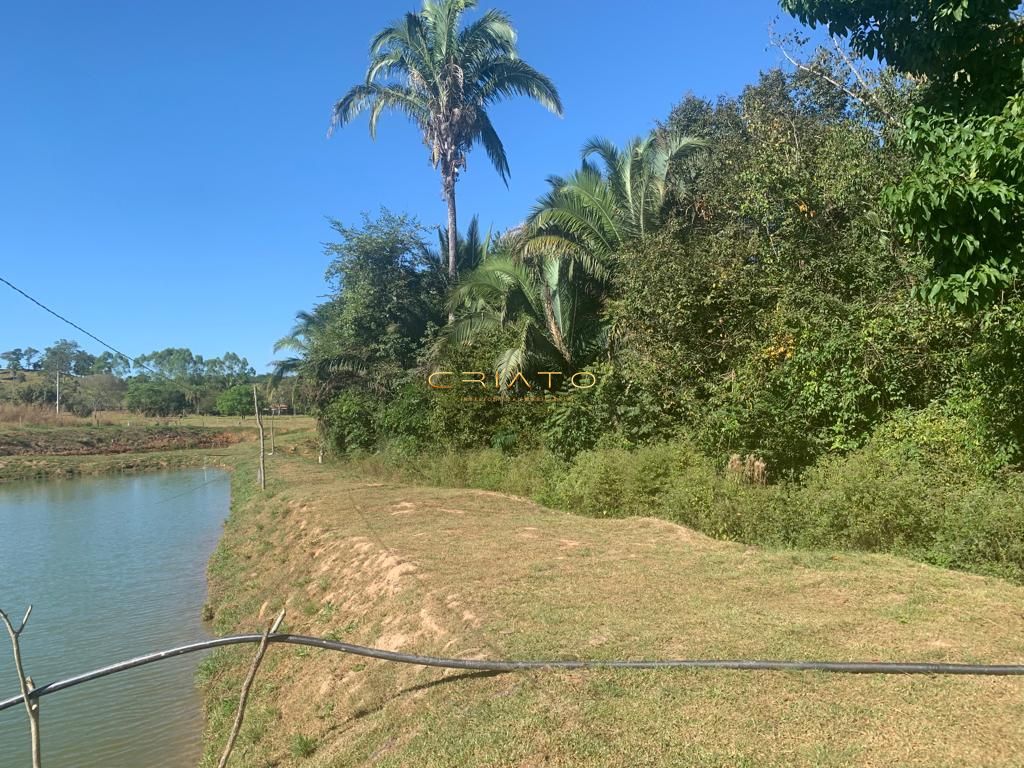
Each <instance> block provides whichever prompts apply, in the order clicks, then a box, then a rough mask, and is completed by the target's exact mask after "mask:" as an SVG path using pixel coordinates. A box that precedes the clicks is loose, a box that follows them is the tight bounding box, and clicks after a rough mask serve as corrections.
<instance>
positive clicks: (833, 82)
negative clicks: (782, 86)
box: [768, 29, 892, 119]
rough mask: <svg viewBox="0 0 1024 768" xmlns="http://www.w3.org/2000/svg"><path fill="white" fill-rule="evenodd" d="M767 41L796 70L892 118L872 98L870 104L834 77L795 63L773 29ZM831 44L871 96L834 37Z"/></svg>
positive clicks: (857, 71) (797, 62) (798, 62)
mask: <svg viewBox="0 0 1024 768" xmlns="http://www.w3.org/2000/svg"><path fill="white" fill-rule="evenodd" d="M768 40H769V42H770V43H771V44H772V45H773V46H775V47H776V48H778V49H779V51H781V52H782V55H783V56H785V57H786V60H787V61H789V63H790V64H792V65H793V66H794V67H796V68H797V69H800V70H803V71H804V72H809V73H810V74H812V75H816V76H817V77H820V78H821V79H822V80H824V81H825V82H827V83H830V84H831V85H833V86H835V87H836V88H838V89H839V90H840V91H842V92H843V93H845V94H846V95H847V96H849V97H850V98H851V99H853V100H854V101H856V102H858V103H860V104H863V105H865V106H868V107H873V108H874V109H877V110H878V111H879V112H881V113H882V114H883V115H884V116H885V117H886V118H889V119H891V118H892V114H891V113H890V112H889V111H888V110H887V109H886V108H885V107H883V106H882V105H881V104H879V103H878V100H877V99H874V98H872V99H871V100H870V102H869V101H868V100H867V99H865V98H864V97H863V96H860V95H858V94H857V93H855V92H854V91H851V90H850V89H849V88H848V87H847V86H846V84H845V83H841V82H839V81H838V80H836V79H835V78H834V77H832V76H831V75H829V74H828V73H827V72H823V71H822V70H820V69H818V68H817V67H812V66H810V65H809V64H804V63H803V62H801V61H797V60H796V59H795V58H794V57H793V56H792V55H791V54H790V53H789V51H787V50H786V48H785V46H783V44H782V41H781V40H779V38H777V37H776V36H775V31H774V30H773V29H769V32H768ZM832 44H833V45H834V46H835V48H836V50H837V51H838V52H839V55H840V56H841V57H842V59H843V61H844V63H845V64H846V66H847V67H848V68H849V69H850V71H851V72H852V73H853V76H854V77H856V78H857V82H859V83H860V85H861V87H862V88H864V90H865V92H866V93H867V94H868V95H870V94H871V88H870V87H869V86H868V84H867V82H866V81H865V80H864V78H863V77H862V75H861V73H860V71H859V70H858V69H857V68H856V66H854V64H853V61H852V60H851V59H850V57H849V55H848V54H847V53H846V52H845V51H844V50H842V47H841V46H840V45H839V43H838V41H837V40H836V39H835V37H834V36H833V37H832Z"/></svg>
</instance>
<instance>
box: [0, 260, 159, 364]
mask: <svg viewBox="0 0 1024 768" xmlns="http://www.w3.org/2000/svg"><path fill="white" fill-rule="evenodd" d="M0 283H3V284H4V285H6V286H7V287H8V288H10V289H11V290H13V291H15V292H17V293H20V294H21V295H22V296H24V297H25V298H26V299H28V300H29V301H31V302H32V303H33V304H35V305H36V306H37V307H40V308H41V309H43V310H45V311H46V312H49V313H50V314H51V315H53V316H54V317H56V318H57V319H58V320H60V321H62V322H65V323H67V324H68V325H70V326H71V327H72V328H74V329H76V330H79V331H81V332H82V333H84V334H85V335H86V336H88V337H89V338H90V339H92V340H93V341H95V342H97V343H99V344H102V345H103V346H104V347H106V348H107V349H109V350H110V351H111V352H113V353H114V354H116V355H120V356H121V357H123V358H125V359H126V360H128V361H130V362H131V364H132V365H133V366H135V367H136V368H143V369H145V370H147V371H149V372H150V373H152V374H153V375H154V376H161V375H162V374H161V373H160V372H159V371H155V370H153V369H152V368H150V367H149V366H148V365H146V364H145V363H140V362H139V361H138V359H137V358H134V357H132V356H131V355H126V354H125V353H124V352H122V351H121V350H119V349H117V348H116V347H112V346H111V345H110V344H107V342H105V341H104V340H103V339H101V338H100V337H99V336H97V335H95V334H93V333H89V331H87V330H85V328H83V327H82V326H80V325H79V324H78V323H75V322H72V321H71V320H68V319H67V318H66V317H64V315H62V314H60V313H59V312H55V311H54V310H52V309H50V308H49V307H48V306H46V305H45V304H43V302H41V301H39V299H36V298H34V297H32V296H29V295H28V294H27V293H25V292H24V291H23V290H21V288H19V287H18V286H16V285H15V284H14V283H12V282H11V281H10V280H7V279H6V278H3V277H0ZM164 378H168V377H164Z"/></svg>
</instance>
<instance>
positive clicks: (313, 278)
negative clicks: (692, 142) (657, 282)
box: [0, 0, 793, 371]
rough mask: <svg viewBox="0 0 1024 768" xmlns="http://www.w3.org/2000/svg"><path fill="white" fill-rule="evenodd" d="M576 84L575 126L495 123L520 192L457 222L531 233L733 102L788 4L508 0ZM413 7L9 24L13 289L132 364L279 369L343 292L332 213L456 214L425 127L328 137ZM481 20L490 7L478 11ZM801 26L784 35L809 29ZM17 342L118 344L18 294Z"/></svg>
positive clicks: (236, 5)
mask: <svg viewBox="0 0 1024 768" xmlns="http://www.w3.org/2000/svg"><path fill="white" fill-rule="evenodd" d="M492 5H498V6H499V7H501V8H503V9H504V10H506V11H507V12H508V13H509V14H510V15H511V16H512V18H513V21H514V23H515V24H516V26H517V28H518V29H519V33H520V52H521V54H522V56H523V57H524V58H525V59H526V60H527V61H529V62H530V63H531V64H533V65H534V66H536V67H537V68H539V69H540V70H542V71H543V72H545V73H547V74H548V75H550V76H551V78H552V79H553V80H554V81H555V83H556V84H557V86H558V88H559V90H560V92H561V94H562V99H563V101H564V104H565V117H564V118H563V119H558V118H556V117H554V116H552V115H551V114H549V113H547V112H546V111H545V110H543V109H542V108H541V107H539V106H537V105H535V104H532V103H528V102H522V101H520V102H512V103H508V104H505V105H501V106H499V107H497V108H496V109H495V110H494V120H495V124H496V126H497V128H498V131H499V134H500V135H501V136H502V138H503V141H504V143H505V147H506V150H507V151H508V154H509V158H510V164H511V168H512V179H511V182H510V185H509V188H508V189H506V188H505V186H504V185H503V184H502V183H501V180H500V179H499V178H498V176H497V174H496V173H495V172H494V171H493V169H492V168H491V167H490V166H489V165H488V161H487V158H486V156H485V155H483V154H482V153H481V152H479V151H477V152H475V153H474V154H472V155H470V158H469V171H468V173H467V174H466V175H465V176H464V177H463V179H462V181H461V182H460V185H459V190H458V194H459V204H460V216H461V220H460V221H461V223H465V222H466V221H467V220H468V218H469V215H470V214H472V213H479V214H480V217H481V220H482V223H483V224H484V225H485V226H486V225H488V224H490V225H493V226H495V227H498V228H504V227H508V226H510V225H513V224H515V223H517V222H518V221H520V220H521V219H522V217H523V216H524V214H525V212H526V211H527V210H528V209H529V207H530V205H531V204H532V202H533V200H534V199H535V198H536V197H537V195H539V194H540V193H542V192H543V191H544V189H545V184H544V179H545V177H546V176H548V175H549V174H551V173H564V172H567V171H570V170H572V169H573V168H574V167H575V166H576V164H577V153H578V149H579V146H580V145H581V143H582V142H583V141H584V140H585V139H587V138H588V137H590V136H592V135H594V134H602V135H605V136H608V137H610V138H612V139H614V140H615V141H617V142H622V141H624V140H626V139H628V138H629V137H631V136H633V135H636V134H641V133H644V132H646V131H648V130H649V129H650V128H651V127H652V126H653V124H654V122H655V121H656V120H658V119H661V118H664V117H665V116H666V115H667V114H668V112H669V110H670V109H671V107H672V105H673V104H675V103H676V102H678V101H679V99H680V98H681V97H682V96H683V95H684V94H685V93H686V92H687V91H692V92H694V93H696V94H698V95H701V96H707V97H715V96H717V95H719V94H736V93H738V92H739V90H740V89H741V88H742V87H743V85H744V84H746V83H748V82H752V81H753V80H755V79H756V77H757V75H758V72H759V71H761V70H763V69H767V68H770V67H771V66H774V65H776V64H777V63H779V60H780V56H779V54H778V52H777V51H775V50H770V49H768V45H767V43H768V32H767V30H768V25H769V23H770V22H771V21H772V19H773V18H775V17H778V16H781V12H780V11H779V9H778V6H777V5H776V4H775V2H773V0H741V1H739V2H716V3H705V2H668V1H667V0H662V1H661V2H656V1H655V0H633V1H632V2H627V3H622V2H611V1H610V0H545V1H544V2H537V1H534V0H530V1H529V2H524V1H522V0H496V2H494V3H488V2H482V3H481V6H482V7H484V8H487V7H491V6H492ZM417 6H418V2H417V0H379V1H377V2H373V3H355V2H340V1H339V0H335V1H334V2H313V1H312V0H303V2H298V3H282V2H267V1H262V0H260V1H257V2H253V1H252V0H248V1H247V2H240V1H237V0H231V1H226V0H218V2H205V1H204V2H197V1H196V0H175V2H169V1H168V0H164V2H138V1H137V0H107V1H106V2H102V3H82V2H72V1H71V0H66V1H65V2H55V1H54V0H13V1H12V2H11V3H7V4H6V5H5V7H4V11H3V14H2V17H3V18H2V22H0V94H2V104H3V107H2V116H3V119H2V120H0V169H2V170H0V173H2V180H3V181H2V184H0V276H3V277H6V278H7V279H8V280H10V281H11V282H13V283H15V284H16V285H18V286H19V287H21V288H22V289H23V290H25V291H27V292H28V293H30V294H33V295H35V296H36V297H37V298H38V299H40V300H41V301H43V302H44V303H47V304H49V305H51V306H52V307H53V308H54V309H56V310H58V311H59V312H62V313H63V314H65V315H67V316H68V317H70V318H71V319H72V320H74V321H76V322H77V323H79V324H80V325H82V326H84V327H85V328H87V329H89V330H90V331H92V332H93V333H95V334H96V335H98V336H99V337H100V338H103V339H105V340H106V341H108V342H109V343H111V344H113V345H114V346H115V347H118V348H120V349H122V350H124V351H125V352H127V353H128V354H130V355H138V354H142V353H145V352H149V351H152V350H154V349H162V348H164V347H168V346H187V347H190V348H192V349H193V350H194V351H195V352H197V353H199V354H202V355H204V356H214V355H219V354H222V353H223V352H225V351H228V350H231V351H234V352H237V353H238V354H241V355H244V356H246V357H247V358H249V360H250V362H251V363H252V364H253V365H254V366H255V367H256V368H257V370H261V371H262V370H264V368H265V366H266V364H267V363H268V362H269V361H270V360H271V359H272V358H273V352H272V345H273V342H274V340H275V339H277V338H278V337H280V336H281V335H283V334H284V333H285V332H286V331H287V330H288V328H289V327H290V326H291V324H292V319H293V317H294V313H295V311H296V310H298V309H303V308H309V307H311V306H312V305H313V304H314V303H315V302H317V300H318V298H319V297H320V296H322V294H323V293H324V291H325V284H324V281H323V270H324V267H325V266H326V259H325V257H324V256H323V254H322V243H323V242H324V241H325V240H327V239H329V238H330V235H331V230H330V228H329V226H328V223H327V218H328V217H332V218H337V219H340V220H342V221H345V222H356V221H358V218H359V214H360V212H361V211H376V210H377V209H378V208H379V207H380V206H382V205H383V206H387V207H388V208H390V209H392V210H394V211H407V212H410V213H412V214H415V215H416V216H417V217H418V218H419V219H420V221H421V222H422V223H423V224H425V225H427V226H431V227H433V226H436V225H437V224H442V223H443V222H444V221H445V208H444V204H443V202H442V200H441V197H440V182H439V180H438V176H437V173H436V172H435V171H434V170H433V169H432V168H431V167H430V165H429V163H428V160H427V156H426V150H425V149H424V147H423V146H422V144H421V143H420V140H419V138H418V136H417V135H416V133H415V131H414V129H413V128H412V127H411V126H410V125H408V124H407V123H405V122H404V121H403V119H402V118H401V117H398V116H391V119H382V121H381V125H380V130H379V132H378V136H377V141H376V142H371V141H370V138H369V135H368V132H367V129H366V119H365V117H363V118H362V119H361V120H360V121H359V122H357V123H356V124H354V125H352V126H350V127H348V128H345V129H343V130H342V131H341V132H340V133H337V134H336V135H335V136H334V137H333V138H332V139H330V140H328V139H327V138H326V128H327V125H328V118H329V115H330V108H331V106H332V104H333V103H334V101H335V100H336V99H337V98H338V97H340V96H341V95H342V94H343V93H344V92H345V91H346V90H347V88H348V87H349V86H351V85H352V84H354V83H356V82H357V81H358V80H359V79H360V78H361V77H362V75H363V74H364V72H365V66H366V58H367V52H366V49H367V44H368V42H369V40H370V37H371V36H372V35H373V34H374V33H375V32H376V31H377V30H378V29H380V28H381V27H382V26H384V24H385V23H386V22H389V21H391V20H392V19H394V18H397V17H398V16H400V15H401V14H402V13H404V12H405V11H408V10H413V9H414V8H416V7H417ZM474 15H475V14H474ZM792 26H793V25H792V22H790V21H789V19H788V17H783V18H782V19H780V27H781V28H783V29H786V28H791V27H792ZM0 308H2V310H3V311H2V314H0V317H2V320H0V351H3V350H6V349H10V348H12V347H25V346H33V347H36V348H37V349H42V348H43V347H44V346H47V345H49V344H50V343H52V342H53V341H54V340H55V339H57V338H60V337H67V338H72V339H76V340H78V341H79V342H80V343H81V344H82V345H83V347H85V348H86V349H88V350H89V351H91V352H93V353H98V352H100V351H102V347H100V346H99V345H97V344H95V343H94V342H92V341H90V340H89V339H88V338H85V337H83V336H82V335H81V334H79V333H78V332H77V331H75V330H74V329H72V328H69V327H67V326H65V325H63V324H61V323H60V322H59V321H57V320H56V319H54V318H52V317H50V316H48V315H46V314H45V313H43V312H42V310H40V309H38V308H37V307H35V306H34V305H32V304H30V303H28V302H27V301H26V300H25V299H23V298H21V297H20V296H18V295H17V294H15V293H14V292H13V291H11V290H10V289H8V288H7V287H6V286H3V285H2V284H0Z"/></svg>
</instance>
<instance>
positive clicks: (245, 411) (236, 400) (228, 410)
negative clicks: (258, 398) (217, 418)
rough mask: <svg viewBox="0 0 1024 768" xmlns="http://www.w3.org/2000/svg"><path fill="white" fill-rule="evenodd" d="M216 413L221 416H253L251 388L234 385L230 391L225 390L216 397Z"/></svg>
mask: <svg viewBox="0 0 1024 768" xmlns="http://www.w3.org/2000/svg"><path fill="white" fill-rule="evenodd" d="M262 405H263V404H262V403H261V406H262ZM217 413H219V414H220V415H221V416H252V415H254V414H255V405H254V403H253V396H252V387H250V386H248V385H246V384H236V385H235V386H233V387H231V388H230V389H225V390H224V391H223V392H221V393H220V394H219V395H218V396H217Z"/></svg>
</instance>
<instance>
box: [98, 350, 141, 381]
mask: <svg viewBox="0 0 1024 768" xmlns="http://www.w3.org/2000/svg"><path fill="white" fill-rule="evenodd" d="M131 369H132V363H131V360H129V359H128V358H127V357H125V356H124V355H115V354H114V353H113V352H103V353H101V354H100V355H99V356H97V357H96V359H95V360H94V361H93V365H92V371H91V372H92V373H94V374H97V375H110V376H117V377H120V378H124V377H125V376H127V375H128V374H129V373H130V372H131Z"/></svg>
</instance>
